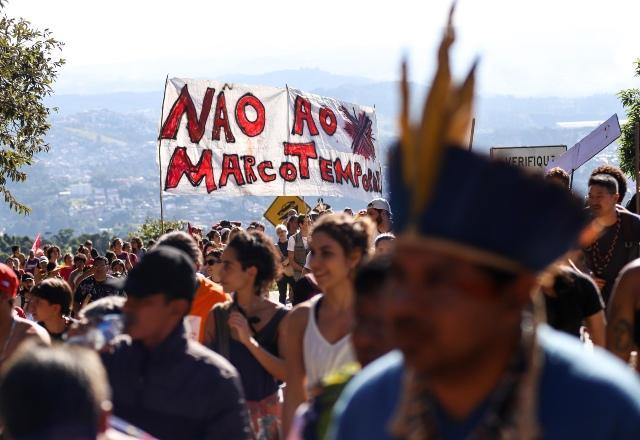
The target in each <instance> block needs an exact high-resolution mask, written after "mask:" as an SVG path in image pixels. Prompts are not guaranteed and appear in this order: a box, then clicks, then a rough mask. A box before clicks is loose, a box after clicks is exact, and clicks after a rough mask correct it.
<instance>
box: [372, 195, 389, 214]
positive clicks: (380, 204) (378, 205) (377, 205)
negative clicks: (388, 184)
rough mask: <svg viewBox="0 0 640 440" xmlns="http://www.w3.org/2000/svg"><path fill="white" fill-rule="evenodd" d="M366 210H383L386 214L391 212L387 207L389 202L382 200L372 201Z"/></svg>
mask: <svg viewBox="0 0 640 440" xmlns="http://www.w3.org/2000/svg"><path fill="white" fill-rule="evenodd" d="M367 208H373V209H384V210H385V211H387V212H391V206H389V202H387V201H386V200H385V199H382V198H379V199H373V200H372V201H370V202H369V204H368V205H367Z"/></svg>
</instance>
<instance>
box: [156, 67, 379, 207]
mask: <svg viewBox="0 0 640 440" xmlns="http://www.w3.org/2000/svg"><path fill="white" fill-rule="evenodd" d="M162 113H163V121H162V124H161V128H160V136H159V142H158V145H159V155H158V156H159V162H160V172H161V175H160V178H161V182H162V189H163V190H164V191H167V192H171V193H174V194H203V195H206V194H219V195H223V196H243V195H255V196H273V195H296V196H298V195H300V196H310V195H314V196H322V195H324V196H336V197H341V196H349V197H353V198H359V199H363V200H371V199H372V198H375V197H379V196H380V195H381V194H382V168H381V164H380V160H379V151H378V143H377V125H376V116H375V112H374V110H373V109H372V108H369V107H364V106H360V105H355V104H349V103H345V102H341V101H337V100H335V99H331V98H325V97H320V96H316V95H311V94H308V93H305V92H303V91H301V90H296V89H289V88H286V89H280V88H274V87H263V86H244V85H239V84H227V83H221V82H217V81H202V80H191V79H180V78H172V79H169V80H168V81H167V85H166V87H165V97H164V104H163V111H162Z"/></svg>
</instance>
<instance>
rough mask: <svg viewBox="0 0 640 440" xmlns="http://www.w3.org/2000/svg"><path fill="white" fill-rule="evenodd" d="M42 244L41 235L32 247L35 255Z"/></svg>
mask: <svg viewBox="0 0 640 440" xmlns="http://www.w3.org/2000/svg"><path fill="white" fill-rule="evenodd" d="M41 244H42V241H41V240H40V234H38V235H36V241H34V242H33V245H32V246H31V250H32V251H33V253H34V254H35V253H36V252H37V251H38V249H40V245H41Z"/></svg>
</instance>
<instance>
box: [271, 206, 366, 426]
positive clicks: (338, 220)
mask: <svg viewBox="0 0 640 440" xmlns="http://www.w3.org/2000/svg"><path fill="white" fill-rule="evenodd" d="M371 230H372V223H371V222H370V221H368V219H360V220H353V219H352V218H351V217H348V216H346V215H344V214H331V215H325V216H323V217H322V218H321V219H320V220H319V221H318V222H317V223H316V224H315V225H314V229H313V232H312V234H311V242H310V249H311V260H310V264H311V270H312V272H313V275H314V276H315V279H316V281H317V283H318V286H320V288H321V289H322V291H323V292H324V293H323V294H322V295H318V296H316V297H314V298H312V299H310V300H309V301H307V302H305V303H302V304H299V305H298V306H297V307H296V308H294V309H293V311H292V312H291V313H289V315H288V316H287V317H286V318H285V323H284V325H285V331H284V332H283V336H284V337H285V341H284V346H285V353H284V358H285V376H286V383H287V386H286V387H285V393H284V396H285V400H284V408H283V420H282V421H283V424H282V427H283V429H284V431H285V436H286V433H287V432H288V430H289V428H290V425H291V421H292V420H293V414H294V413H295V411H296V408H297V407H298V406H299V405H300V404H301V403H303V402H305V401H306V400H307V399H308V398H309V397H311V395H310V394H311V393H310V392H311V391H312V389H313V387H314V386H315V385H317V384H318V383H319V382H320V381H321V380H322V379H323V378H324V377H326V376H327V375H329V374H331V373H334V372H336V371H338V370H340V369H342V368H343V367H344V366H346V365H347V364H349V363H351V362H355V355H354V353H353V348H352V346H351V328H352V325H353V297H354V292H353V290H354V288H353V276H354V274H355V270H356V269H357V267H358V266H359V265H360V263H361V262H362V261H363V260H364V259H365V258H366V257H367V255H368V254H369V250H370V248H369V242H370V236H371Z"/></svg>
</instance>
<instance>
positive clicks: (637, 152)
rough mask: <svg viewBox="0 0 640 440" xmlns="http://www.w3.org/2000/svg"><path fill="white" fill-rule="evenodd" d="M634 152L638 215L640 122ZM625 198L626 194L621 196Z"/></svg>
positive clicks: (635, 132) (636, 128)
mask: <svg viewBox="0 0 640 440" xmlns="http://www.w3.org/2000/svg"><path fill="white" fill-rule="evenodd" d="M634 128H635V130H633V132H634V136H633V137H634V140H633V151H634V156H635V165H636V176H635V177H636V214H638V213H640V194H638V193H639V192H640V122H636V126H635V127H634ZM621 197H624V194H621Z"/></svg>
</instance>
